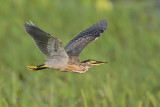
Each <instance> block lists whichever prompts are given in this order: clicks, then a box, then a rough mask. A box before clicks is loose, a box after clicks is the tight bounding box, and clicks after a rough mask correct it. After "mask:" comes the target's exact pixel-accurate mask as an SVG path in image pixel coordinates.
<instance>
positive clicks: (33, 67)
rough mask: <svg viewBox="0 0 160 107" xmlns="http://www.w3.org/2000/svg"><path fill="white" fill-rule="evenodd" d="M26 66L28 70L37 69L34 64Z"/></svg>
mask: <svg viewBox="0 0 160 107" xmlns="http://www.w3.org/2000/svg"><path fill="white" fill-rule="evenodd" d="M27 68H28V69H29V70H36V69H37V67H36V66H27Z"/></svg>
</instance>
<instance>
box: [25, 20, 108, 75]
mask: <svg viewBox="0 0 160 107" xmlns="http://www.w3.org/2000/svg"><path fill="white" fill-rule="evenodd" d="M106 27H107V21H106V19H103V20H101V21H99V22H97V23H96V24H94V25H92V26H90V27H89V28H87V29H86V30H84V31H81V32H80V33H79V34H78V35H77V36H75V37H74V38H73V39H72V40H71V41H69V42H68V43H67V45H66V46H65V47H63V45H62V42H61V40H59V39H58V38H56V37H54V36H53V35H51V34H49V33H46V32H44V31H43V30H41V29H40V28H38V27H37V26H36V25H34V24H33V23H32V22H31V21H30V22H26V23H25V24H24V28H25V30H26V32H27V33H28V34H29V35H30V37H31V38H32V39H33V41H34V43H35V45H36V46H37V48H38V49H39V51H40V52H41V53H42V54H43V55H44V56H45V59H46V61H45V62H44V63H43V64H40V65H38V66H27V68H28V69H29V70H42V69H46V68H51V69H55V70H58V71H63V72H75V73H85V72H86V71H87V70H88V69H89V68H90V67H93V66H96V65H102V64H106V63H107V62H102V61H96V60H93V59H88V60H85V61H82V62H80V61H79V58H78V57H79V54H80V53H81V51H82V50H83V49H84V48H85V47H86V46H87V45H88V44H89V43H91V42H92V41H94V40H96V39H97V38H98V37H100V35H101V34H102V33H103V32H104V31H105V29H106Z"/></svg>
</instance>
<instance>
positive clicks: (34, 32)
mask: <svg viewBox="0 0 160 107" xmlns="http://www.w3.org/2000/svg"><path fill="white" fill-rule="evenodd" d="M24 27H25V30H26V32H27V33H28V34H29V35H30V36H31V37H32V39H33V40H34V43H35V44H36V46H37V47H38V49H39V50H40V52H41V53H43V54H44V55H45V57H46V59H47V60H48V59H52V58H53V57H54V56H60V57H68V55H67V53H66V52H65V50H64V47H63V46H62V42H61V41H60V40H58V39H57V38H55V37H53V36H51V35H50V34H48V33H46V32H44V31H42V30H41V29H39V28H38V27H37V26H35V25H34V24H33V23H32V22H30V23H28V22H27V23H25V24H24Z"/></svg>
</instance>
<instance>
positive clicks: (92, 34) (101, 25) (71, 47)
mask: <svg viewBox="0 0 160 107" xmlns="http://www.w3.org/2000/svg"><path fill="white" fill-rule="evenodd" d="M106 27H107V21H106V19H104V20H102V21H100V22H98V23H96V24H94V25H92V26H91V27H89V28H88V29H86V30H84V31H82V32H80V33H79V34H78V35H77V36H76V37H74V38H73V39H72V40H71V41H70V42H69V43H68V44H67V45H66V46H65V50H66V52H67V54H68V55H69V56H79V54H80V52H81V51H82V50H83V48H85V46H86V45H88V44H89V43H90V42H92V41H93V40H95V39H96V38H98V37H99V36H100V34H101V33H103V32H104V30H105V29H106Z"/></svg>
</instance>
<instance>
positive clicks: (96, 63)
mask: <svg viewBox="0 0 160 107" xmlns="http://www.w3.org/2000/svg"><path fill="white" fill-rule="evenodd" d="M107 63H108V62H101V61H96V62H95V63H92V65H102V64H107Z"/></svg>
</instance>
